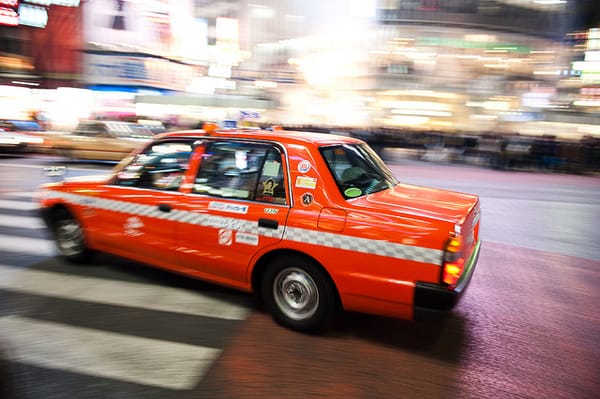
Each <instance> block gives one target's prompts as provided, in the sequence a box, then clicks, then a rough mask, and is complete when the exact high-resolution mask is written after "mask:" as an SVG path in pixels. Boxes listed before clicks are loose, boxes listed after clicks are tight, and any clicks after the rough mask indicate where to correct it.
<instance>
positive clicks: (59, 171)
mask: <svg viewBox="0 0 600 399" xmlns="http://www.w3.org/2000/svg"><path fill="white" fill-rule="evenodd" d="M43 171H44V175H46V176H48V177H62V176H64V175H66V174H67V167H66V166H57V165H55V166H48V167H47V168H44V169H43Z"/></svg>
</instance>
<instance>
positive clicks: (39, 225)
mask: <svg viewBox="0 0 600 399" xmlns="http://www.w3.org/2000/svg"><path fill="white" fill-rule="evenodd" d="M0 226H4V227H18V228H21V229H32V230H37V229H43V228H45V227H46V226H45V225H44V222H43V221H42V219H40V218H39V217H29V216H11V215H2V216H0Z"/></svg>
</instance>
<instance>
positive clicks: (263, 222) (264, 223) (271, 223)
mask: <svg viewBox="0 0 600 399" xmlns="http://www.w3.org/2000/svg"><path fill="white" fill-rule="evenodd" d="M258 227H266V228H267V229H277V227H279V222H278V221H277V220H273V219H258Z"/></svg>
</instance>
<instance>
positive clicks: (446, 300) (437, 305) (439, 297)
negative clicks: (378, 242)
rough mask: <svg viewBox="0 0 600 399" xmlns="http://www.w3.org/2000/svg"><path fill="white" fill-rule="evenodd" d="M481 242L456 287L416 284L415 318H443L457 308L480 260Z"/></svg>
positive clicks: (476, 246)
mask: <svg viewBox="0 0 600 399" xmlns="http://www.w3.org/2000/svg"><path fill="white" fill-rule="evenodd" d="M480 247H481V241H479V242H478V243H477V244H476V245H475V249H474V250H473V253H472V254H471V257H470V258H469V261H468V262H467V265H466V269H465V271H464V273H463V274H462V276H461V277H460V279H459V280H458V282H457V284H456V286H455V287H454V288H453V289H449V288H448V287H445V286H443V285H440V284H431V283H421V282H417V283H416V284H415V297H414V302H413V303H414V316H413V317H414V318H415V319H432V318H434V319H435V318H439V317H443V316H444V315H445V314H446V313H447V312H448V311H450V310H451V309H452V308H454V307H455V306H456V304H457V303H458V302H459V301H460V298H462V296H463V294H464V293H465V291H466V290H467V287H468V286H469V283H470V282H471V277H472V276H473V272H474V271H475V266H476V265H477V260H478V259H479V249H480Z"/></svg>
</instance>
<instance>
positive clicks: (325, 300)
mask: <svg viewBox="0 0 600 399" xmlns="http://www.w3.org/2000/svg"><path fill="white" fill-rule="evenodd" d="M261 294H262V299H263V301H264V303H265V305H266V307H267V309H268V310H269V311H270V312H271V314H272V315H273V319H274V320H275V321H276V322H277V323H279V324H281V325H282V326H285V327H288V328H291V329H294V330H297V331H302V332H307V333H320V332H323V331H325V330H327V328H328V327H329V326H330V324H331V322H332V321H333V318H334V316H335V311H336V295H335V290H334V287H333V285H332V283H331V281H330V279H329V277H328V276H327V275H326V274H325V273H324V272H323V271H322V270H321V269H320V268H319V267H318V266H317V265H315V264H314V262H311V261H310V260H308V259H306V258H303V257H301V256H297V255H291V256H286V257H279V258H276V259H274V260H273V261H272V262H271V263H270V264H269V265H268V266H267V268H266V270H265V272H264V274H263V276H262V284H261Z"/></svg>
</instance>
